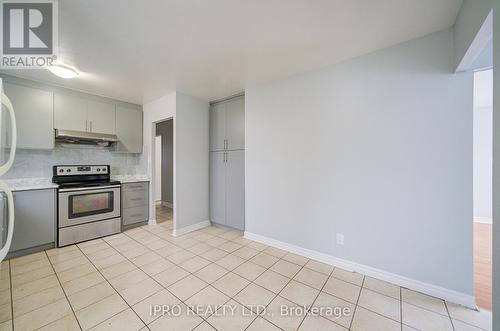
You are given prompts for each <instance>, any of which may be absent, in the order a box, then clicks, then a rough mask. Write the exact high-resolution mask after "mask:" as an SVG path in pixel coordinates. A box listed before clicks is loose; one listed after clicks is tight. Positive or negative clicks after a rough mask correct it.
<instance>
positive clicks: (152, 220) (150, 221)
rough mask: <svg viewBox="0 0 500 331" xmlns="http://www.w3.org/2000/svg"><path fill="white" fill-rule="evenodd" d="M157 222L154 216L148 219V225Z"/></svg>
mask: <svg viewBox="0 0 500 331" xmlns="http://www.w3.org/2000/svg"><path fill="white" fill-rule="evenodd" d="M155 224H156V219H152V218H150V219H149V220H148V225H155Z"/></svg>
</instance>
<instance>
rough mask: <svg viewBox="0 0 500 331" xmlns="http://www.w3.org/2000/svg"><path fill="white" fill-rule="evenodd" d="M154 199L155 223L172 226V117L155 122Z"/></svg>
mask: <svg viewBox="0 0 500 331" xmlns="http://www.w3.org/2000/svg"><path fill="white" fill-rule="evenodd" d="M155 131H156V136H155V146H154V147H155V148H154V153H155V165H154V166H155V171H154V174H155V178H154V181H155V192H154V194H155V201H156V205H155V208H156V223H158V224H160V223H166V224H165V225H171V226H173V224H172V222H173V215H174V210H173V207H174V141H173V139H174V123H173V119H169V120H166V121H162V122H158V123H156V130H155Z"/></svg>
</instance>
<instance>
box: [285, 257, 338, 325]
mask: <svg viewBox="0 0 500 331" xmlns="http://www.w3.org/2000/svg"><path fill="white" fill-rule="evenodd" d="M304 267H305V265H304ZM301 270H302V269H301ZM333 270H335V267H333V268H332V271H330V273H329V274H328V277H327V278H326V281H325V282H324V283H323V286H321V289H320V290H319V292H318V294H317V295H316V298H314V300H313V302H312V303H311V307H310V308H309V309H308V310H309V311H310V310H311V308H312V307H313V306H314V303H315V302H316V301H317V300H318V298H319V296H320V295H321V293H322V292H323V289H324V288H325V286H326V283H328V280H329V279H330V277H332V274H333ZM299 272H300V270H299ZM295 276H296V275H294V277H295ZM325 293H326V292H325ZM306 318H307V313H306V315H305V316H304V318H303V319H302V321H300V324H299V326H298V327H297V330H298V329H300V326H301V325H302V323H304V321H305V319H306ZM336 324H338V323H336ZM339 325H340V324H339Z"/></svg>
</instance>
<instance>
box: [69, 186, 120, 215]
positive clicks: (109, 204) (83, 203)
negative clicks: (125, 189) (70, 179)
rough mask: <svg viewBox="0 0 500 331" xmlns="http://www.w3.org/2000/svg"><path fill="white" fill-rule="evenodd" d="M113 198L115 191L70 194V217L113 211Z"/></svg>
mask: <svg viewBox="0 0 500 331" xmlns="http://www.w3.org/2000/svg"><path fill="white" fill-rule="evenodd" d="M113 199H114V192H102V193H85V194H74V195H70V196H69V210H68V214H69V215H68V218H70V219H71V218H78V217H84V216H90V215H97V214H104V213H109V212H112V211H113Z"/></svg>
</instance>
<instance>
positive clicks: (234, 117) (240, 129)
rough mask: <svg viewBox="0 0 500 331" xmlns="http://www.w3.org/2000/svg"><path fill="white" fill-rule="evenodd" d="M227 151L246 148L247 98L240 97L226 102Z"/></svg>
mask: <svg viewBox="0 0 500 331" xmlns="http://www.w3.org/2000/svg"><path fill="white" fill-rule="evenodd" d="M226 139H227V142H226V149H227V150H235V149H244V148H245V98H244V97H238V98H234V99H230V100H228V101H227V102H226Z"/></svg>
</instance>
